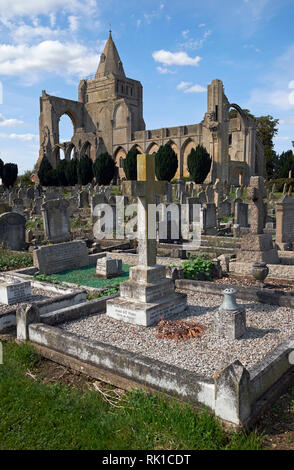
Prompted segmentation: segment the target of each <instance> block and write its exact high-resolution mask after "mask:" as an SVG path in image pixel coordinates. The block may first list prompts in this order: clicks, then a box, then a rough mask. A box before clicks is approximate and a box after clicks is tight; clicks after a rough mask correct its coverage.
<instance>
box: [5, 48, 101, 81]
mask: <svg viewBox="0 0 294 470" xmlns="http://www.w3.org/2000/svg"><path fill="white" fill-rule="evenodd" d="M103 47H104V41H102V42H101V44H100V45H99V47H98V50H97V51H95V52H91V51H89V49H88V48H87V47H86V46H84V45H82V44H79V43H61V42H60V41H43V42H41V43H39V44H37V45H34V46H27V45H24V44H22V45H17V46H13V45H7V44H0V74H2V75H31V74H38V73H39V72H42V71H46V72H54V73H57V74H60V75H65V74H67V75H78V76H86V75H89V74H91V73H93V72H94V71H95V70H96V68H97V64H98V60H99V57H98V54H99V49H100V51H102V49H103Z"/></svg>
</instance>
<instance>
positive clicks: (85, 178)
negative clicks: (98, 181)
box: [77, 155, 94, 186]
mask: <svg viewBox="0 0 294 470" xmlns="http://www.w3.org/2000/svg"><path fill="white" fill-rule="evenodd" d="M77 175H78V182H79V184H81V185H83V186H84V185H86V184H89V183H91V181H92V180H93V176H94V175H93V162H92V160H91V158H90V157H88V156H87V155H85V156H84V157H82V158H80V159H79V160H78V165H77Z"/></svg>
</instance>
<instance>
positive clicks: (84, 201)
mask: <svg viewBox="0 0 294 470" xmlns="http://www.w3.org/2000/svg"><path fill="white" fill-rule="evenodd" d="M88 207H89V193H88V191H85V190H83V191H80V192H79V208H80V209H87V208H88Z"/></svg>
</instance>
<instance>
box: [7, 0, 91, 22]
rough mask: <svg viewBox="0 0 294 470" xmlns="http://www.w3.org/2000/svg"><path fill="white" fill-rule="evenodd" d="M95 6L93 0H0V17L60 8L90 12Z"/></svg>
mask: <svg viewBox="0 0 294 470" xmlns="http://www.w3.org/2000/svg"><path fill="white" fill-rule="evenodd" d="M95 7H97V4H96V1H95V0H83V1H81V0H25V1H24V0H13V1H11V0H1V13H0V17H3V18H12V17H14V16H31V15H42V14H43V15H45V14H51V13H54V12H57V11H58V12H60V10H65V11H70V12H74V11H80V12H83V13H85V12H89V13H90V12H93V10H94V8H95Z"/></svg>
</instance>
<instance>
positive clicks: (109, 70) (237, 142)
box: [38, 32, 265, 185]
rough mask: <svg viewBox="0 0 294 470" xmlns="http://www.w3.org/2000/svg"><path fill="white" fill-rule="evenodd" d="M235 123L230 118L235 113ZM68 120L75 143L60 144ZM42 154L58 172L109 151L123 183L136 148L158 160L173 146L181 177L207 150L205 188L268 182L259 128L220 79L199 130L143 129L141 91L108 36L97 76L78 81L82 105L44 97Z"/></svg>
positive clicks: (213, 87)
mask: <svg viewBox="0 0 294 470" xmlns="http://www.w3.org/2000/svg"><path fill="white" fill-rule="evenodd" d="M231 108H234V109H235V110H237V117H235V118H233V119H230V118H229V112H230V109H231ZM64 114H67V115H68V116H69V117H70V118H71V120H72V123H73V127H74V135H73V137H72V139H71V141H70V142H60V141H59V120H60V118H61V117H62V116H63V115H64ZM39 125H40V154H39V159H38V163H40V161H41V160H42V158H43V156H44V155H46V156H47V157H48V159H49V161H50V162H51V164H52V165H53V167H56V164H57V162H58V161H59V159H60V157H61V152H64V156H65V158H66V159H68V160H69V159H70V158H72V157H76V158H80V157H82V156H83V155H88V156H90V157H91V158H92V159H93V160H95V158H96V157H97V156H98V155H99V154H100V153H102V152H105V151H107V152H108V153H109V154H110V155H112V156H113V158H114V159H115V161H116V163H117V167H118V175H119V177H120V178H124V171H123V159H124V158H125V156H126V154H127V152H128V151H129V150H130V149H131V148H132V147H137V148H138V149H139V150H140V152H142V153H148V154H153V153H155V152H156V151H157V150H158V148H159V146H160V145H163V144H166V143H170V145H171V147H172V148H173V149H174V151H175V152H176V154H177V156H178V160H179V165H178V171H177V174H176V178H182V177H185V176H188V169H187V157H188V155H189V153H190V151H191V149H192V148H195V147H196V146H197V145H198V144H202V145H203V146H204V147H206V149H207V151H208V152H209V154H210V155H211V157H212V167H211V171H210V174H209V175H208V177H207V180H206V182H215V180H216V179H220V180H221V181H226V182H227V183H229V184H233V185H239V184H248V183H249V179H250V177H251V176H264V174H265V159H264V151H263V145H262V143H261V141H260V139H259V137H258V136H257V132H256V124H255V121H254V120H253V119H251V118H249V117H248V116H247V115H246V114H244V112H243V111H242V109H241V108H240V107H239V106H238V105H237V104H234V103H230V102H229V101H228V99H227V97H226V95H225V93H224V87H223V83H222V81H221V80H213V81H212V82H211V84H210V85H208V89H207V112H206V113H205V116H204V119H203V120H202V121H201V122H200V123H199V124H192V125H187V126H176V127H169V128H161V129H154V130H146V129H145V122H144V118H143V87H142V84H141V83H140V82H139V81H137V80H133V79H131V78H127V77H126V75H125V72H124V68H123V64H122V62H121V60H120V57H119V54H118V51H117V49H116V46H115V44H114V42H113V39H112V36H111V32H110V34H109V38H108V41H107V43H106V45H105V49H104V51H103V53H102V54H101V56H100V62H99V65H98V69H97V72H96V75H95V77H94V78H93V79H90V80H85V79H84V80H81V82H80V84H79V89H78V101H73V100H68V99H65V98H59V97H55V96H51V95H48V94H47V93H46V92H45V91H43V92H42V96H41V98H40V119H39Z"/></svg>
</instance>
